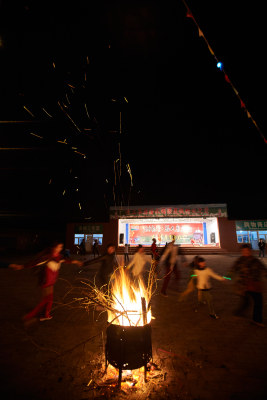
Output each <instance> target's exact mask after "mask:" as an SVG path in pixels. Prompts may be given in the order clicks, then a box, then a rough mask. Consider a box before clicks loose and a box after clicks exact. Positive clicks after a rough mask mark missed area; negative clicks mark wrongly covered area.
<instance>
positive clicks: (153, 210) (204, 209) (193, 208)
mask: <svg viewBox="0 0 267 400" xmlns="http://www.w3.org/2000/svg"><path fill="white" fill-rule="evenodd" d="M177 217H227V208H226V204H204V205H203V204H202V205H201V204H200V205H192V204H191V205H182V206H158V207H156V206H140V207H111V208H110V218H113V219H119V218H177Z"/></svg>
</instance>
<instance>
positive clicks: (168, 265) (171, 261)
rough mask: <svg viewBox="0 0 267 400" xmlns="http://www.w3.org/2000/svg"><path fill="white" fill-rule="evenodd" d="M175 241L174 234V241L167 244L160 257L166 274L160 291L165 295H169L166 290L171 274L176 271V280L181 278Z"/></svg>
mask: <svg viewBox="0 0 267 400" xmlns="http://www.w3.org/2000/svg"><path fill="white" fill-rule="evenodd" d="M174 243H175V237H174V236H173V239H172V241H171V242H170V243H169V244H166V246H165V250H164V252H163V254H162V256H161V258H160V264H163V265H164V266H165V276H164V281H163V285H162V288H161V291H160V293H161V295H162V296H165V297H167V293H166V291H167V287H168V284H169V281H170V279H171V274H172V273H174V275H175V278H176V280H178V279H179V278H180V275H179V272H178V269H177V255H178V246H176V245H175V244H174Z"/></svg>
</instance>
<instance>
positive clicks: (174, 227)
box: [126, 222, 203, 246]
mask: <svg viewBox="0 0 267 400" xmlns="http://www.w3.org/2000/svg"><path fill="white" fill-rule="evenodd" d="M127 225H128V226H127V227H126V229H127V230H128V232H127V233H126V236H128V243H129V244H130V245H133V246H136V245H138V244H143V245H151V244H152V239H153V238H155V239H157V245H165V243H166V242H170V241H171V240H172V236H173V235H174V236H175V243H181V244H182V243H186V244H190V243H191V240H192V239H194V241H195V243H203V224H202V223H199V222H198V223H173V224H168V223H160V224H131V223H129V224H127Z"/></svg>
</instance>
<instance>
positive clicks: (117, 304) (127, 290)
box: [108, 267, 151, 326]
mask: <svg viewBox="0 0 267 400" xmlns="http://www.w3.org/2000/svg"><path fill="white" fill-rule="evenodd" d="M110 290H111V299H112V309H113V310H114V309H115V310H116V312H113V311H111V310H108V322H110V323H112V324H115V325H121V326H143V325H145V324H146V323H148V324H149V323H150V321H151V309H148V305H149V302H150V295H149V292H148V290H147V288H146V285H145V283H144V282H143V280H142V278H135V279H134V280H133V279H132V278H131V275H130V273H129V272H128V271H126V270H125V269H124V268H123V267H120V268H118V269H117V270H116V271H115V272H114V274H113V275H112V278H111V284H110ZM142 298H143V299H145V301H144V303H143V305H142ZM144 305H145V309H144V310H143V307H144Z"/></svg>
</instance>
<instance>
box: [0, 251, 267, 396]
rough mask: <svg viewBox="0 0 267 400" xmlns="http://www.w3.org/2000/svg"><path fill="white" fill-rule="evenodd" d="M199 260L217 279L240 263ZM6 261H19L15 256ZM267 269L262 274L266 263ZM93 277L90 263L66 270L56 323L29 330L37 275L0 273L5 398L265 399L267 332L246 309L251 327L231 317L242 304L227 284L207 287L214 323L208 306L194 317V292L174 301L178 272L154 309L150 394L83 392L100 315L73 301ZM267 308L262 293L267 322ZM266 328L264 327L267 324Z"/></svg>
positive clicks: (97, 344)
mask: <svg viewBox="0 0 267 400" xmlns="http://www.w3.org/2000/svg"><path fill="white" fill-rule="evenodd" d="M11 258H12V256H11ZM26 258H27V257H26ZM205 258H206V260H207V264H208V266H210V267H212V268H213V269H214V270H215V271H216V272H218V273H219V274H222V275H223V274H225V273H226V272H227V271H228V269H229V268H230V266H231V264H232V263H233V262H234V261H235V259H236V256H234V255H232V256H231V255H220V256H216V255H210V256H205ZM188 259H189V260H191V257H188ZM12 261H17V262H19V261H22V260H20V259H19V257H17V259H16V258H15V259H14V258H12ZM264 262H265V264H266V265H267V260H264ZM97 268H98V265H97V264H94V265H92V266H90V267H89V268H88V270H87V272H82V273H79V271H80V269H79V268H78V267H77V266H75V265H68V264H65V265H64V266H62V269H61V271H60V279H59V281H58V283H57V285H56V287H55V302H54V307H53V310H52V312H53V319H52V320H50V321H46V322H42V323H41V322H36V323H34V324H33V325H32V326H30V327H29V328H28V329H27V330H25V329H24V327H23V324H22V322H21V317H22V316H23V315H24V314H25V313H26V312H27V311H28V310H30V309H31V308H32V307H33V306H34V305H35V304H36V303H37V301H38V298H39V291H38V286H37V276H36V274H35V273H34V270H22V271H16V272H15V271H12V270H5V269H1V270H0V282H1V283H0V284H1V291H0V296H1V302H0V304H1V306H0V307H1V314H0V319H1V331H0V343H1V355H0V365H1V381H2V382H1V397H2V398H3V399H6V400H7V399H12V400H13V399H24V398H27V399H28V400H31V399H34V400H36V399H41V400H43V399H49V400H50V399H51V400H54V399H60V398H61V399H69V400H74V399H75V400H79V399H104V398H118V399H119V398H126V397H129V398H133V399H146V398H150V399H183V400H185V399H188V400H193V399H195V400H196V399H198V400H211V399H217V400H228V399H229V400H250V399H256V400H263V399H266V398H267V380H266V373H267V363H266V358H267V328H265V329H264V328H260V327H257V326H254V325H253V324H251V322H250V318H251V310H250V311H249V313H248V316H247V318H242V319H236V318H234V317H233V315H232V312H233V309H234V308H235V307H236V305H237V304H238V301H239V299H238V297H237V296H236V295H235V294H234V293H233V290H232V286H231V282H225V283H222V282H218V281H213V300H214V306H215V310H216V312H217V314H218V315H219V316H220V319H218V320H213V319H211V318H209V316H208V310H207V308H206V306H205V305H203V307H202V308H201V309H199V310H198V312H197V313H196V312H195V310H194V309H195V307H194V305H195V296H196V293H194V294H191V295H189V297H188V298H187V299H186V300H185V301H184V302H181V303H180V302H178V292H181V291H183V290H184V289H185V287H186V284H187V278H188V270H187V269H186V268H184V267H180V269H181V279H180V280H179V281H178V282H177V281H176V280H174V279H172V280H171V281H170V285H169V288H168V297H166V298H165V297H162V296H160V295H159V294H158V292H157V293H156V294H155V295H154V297H153V301H152V310H153V315H154V317H155V320H153V321H152V340H153V360H154V362H155V363H156V364H157V365H158V366H159V367H160V368H161V372H162V374H161V375H160V376H161V378H158V379H154V380H152V379H151V382H150V383H148V385H147V387H146V388H144V387H143V388H142V387H140V388H139V389H138V388H137V389H136V390H135V391H133V392H130V393H126V392H120V393H114V392H113V391H110V392H107V391H103V390H102V389H100V388H99V387H95V386H93V385H92V384H89V383H90V382H93V380H94V376H95V375H96V372H97V371H99V370H100V369H101V368H102V367H103V360H104V357H103V347H104V343H105V327H106V315H105V313H100V312H92V311H91V310H90V311H89V312H88V311H86V310H85V309H84V308H82V307H80V306H79V304H77V302H75V301H74V300H75V299H76V298H77V297H79V296H81V295H82V290H81V288H82V283H81V281H85V279H91V278H92V277H93V276H94V274H95V272H96V270H97ZM160 285H161V282H159V286H160ZM266 299H267V290H265V292H264V309H265V314H266V315H267V304H266ZM264 322H265V324H267V318H266V316H265V318H264ZM152 383H153V385H152ZM88 384H89V386H88Z"/></svg>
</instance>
